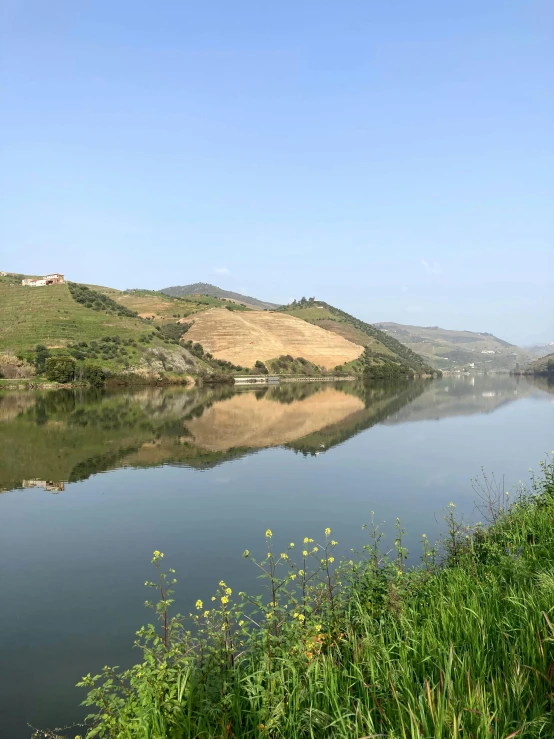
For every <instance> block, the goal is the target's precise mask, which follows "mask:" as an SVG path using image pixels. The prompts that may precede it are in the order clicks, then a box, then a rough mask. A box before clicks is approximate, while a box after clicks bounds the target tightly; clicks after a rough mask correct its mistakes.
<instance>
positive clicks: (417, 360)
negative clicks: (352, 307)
mask: <svg viewBox="0 0 554 739" xmlns="http://www.w3.org/2000/svg"><path fill="white" fill-rule="evenodd" d="M281 310H283V311H286V312H288V313H291V314H292V315H295V316H297V317H299V318H303V319H304V320H308V321H312V322H314V323H316V325H317V321H318V320H322V319H325V318H328V317H332V318H333V319H334V320H336V321H338V322H339V323H348V324H350V325H351V326H353V327H354V328H355V329H357V330H358V331H360V332H361V333H362V334H365V335H366V336H368V337H370V338H372V339H374V340H375V341H377V342H379V344H380V345H382V347H385V348H386V349H388V350H389V351H390V352H391V353H392V356H387V355H385V354H379V353H378V352H372V353H371V354H366V357H367V363H368V365H371V364H374V358H379V357H385V358H386V359H388V360H389V361H390V360H391V359H392V360H396V361H398V362H400V363H401V364H403V365H406V366H407V367H408V368H409V369H412V370H414V371H415V372H417V373H418V374H432V373H433V372H434V370H433V368H432V367H431V366H430V365H429V364H428V363H427V362H426V361H425V360H424V359H423V357H420V355H419V354H416V352H414V351H412V350H411V349H409V348H408V347H407V346H405V345H404V344H402V343H401V342H399V341H398V340H397V339H395V338H394V337H392V336H391V335H390V334H388V333H386V332H384V331H380V330H379V329H378V328H375V326H373V325H372V324H370V323H366V322H365V321H361V320H360V319H359V318H355V317H354V316H351V315H350V314H348V313H346V312H345V311H342V310H340V309H339V308H335V307H334V306H332V305H329V304H328V303H325V302H324V301H322V300H315V298H309V299H306V298H301V299H300V300H298V301H297V300H294V301H293V302H292V303H291V304H290V305H288V306H284V307H283V308H281Z"/></svg>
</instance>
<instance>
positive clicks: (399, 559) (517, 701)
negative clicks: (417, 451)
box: [81, 462, 554, 739]
mask: <svg viewBox="0 0 554 739" xmlns="http://www.w3.org/2000/svg"><path fill="white" fill-rule="evenodd" d="M532 487H533V489H532V490H531V491H529V492H528V493H527V494H526V495H522V496H521V497H520V498H519V499H518V500H517V502H515V503H514V504H512V505H511V506H505V507H499V506H496V507H494V508H493V507H492V506H489V509H490V510H491V511H492V513H493V518H494V521H493V522H492V524H491V525H490V526H489V527H488V528H485V527H482V526H477V527H474V528H472V529H469V528H468V527H465V526H463V525H461V524H460V522H458V521H457V520H456V516H455V512H454V510H453V508H452V507H451V508H450V511H449V513H448V516H447V519H448V523H449V531H448V535H447V536H446V537H445V540H444V542H443V547H444V556H441V557H440V558H439V557H438V556H437V550H436V548H434V547H430V546H429V544H428V543H427V541H426V539H424V541H423V557H422V559H423V563H422V566H421V567H419V568H416V569H411V570H407V569H406V568H405V559H406V550H405V549H404V548H403V546H402V533H403V532H402V530H401V529H400V527H399V526H398V528H397V537H396V542H395V547H394V550H393V551H392V553H391V554H390V555H389V556H384V555H383V554H382V553H381V551H380V533H379V529H378V527H377V526H375V525H373V524H372V525H371V526H370V527H369V534H370V539H369V543H368V545H367V546H366V547H365V551H364V552H363V556H360V557H359V558H357V559H356V560H349V561H343V562H340V563H338V564H337V563H335V562H334V558H333V551H334V549H335V546H336V542H334V541H333V539H332V538H331V532H330V530H326V532H325V533H324V535H323V537H322V541H321V543H317V542H314V541H312V540H311V539H309V538H307V539H305V540H304V542H303V543H301V544H300V545H299V546H297V547H294V546H293V544H292V543H291V545H290V547H289V549H288V550H287V551H286V552H283V553H281V554H279V553H277V552H274V551H273V549H272V546H271V542H272V533H271V531H268V532H267V533H266V542H267V546H268V548H267V556H266V557H265V558H264V559H263V560H262V561H260V562H258V561H256V560H253V561H254V565H255V566H256V567H258V568H259V569H260V573H261V574H262V575H263V576H264V577H265V578H266V583H267V591H266V594H265V596H264V597H255V598H251V597H249V596H247V595H246V594H239V596H238V598H237V599H236V600H235V599H234V595H233V593H232V592H231V589H230V588H228V586H227V585H226V584H225V583H224V582H221V583H220V585H219V589H218V591H217V593H216V595H215V596H214V599H213V600H212V602H211V603H210V604H209V606H210V607H206V606H205V605H204V604H203V603H201V602H200V601H198V603H197V604H196V605H197V613H196V615H194V616H193V617H192V620H193V621H194V625H193V626H191V625H190V624H189V626H187V624H186V621H184V620H182V619H181V618H179V617H175V618H170V616H169V611H170V607H171V589H172V586H173V582H174V578H173V571H172V570H167V571H164V570H163V569H162V566H161V565H162V561H163V554H162V553H161V552H155V553H154V557H153V560H152V561H153V564H154V567H155V569H156V573H157V575H156V579H155V581H152V582H148V583H147V585H148V586H150V587H152V588H153V589H155V590H157V592H158V602H157V603H156V604H154V603H151V604H150V605H151V607H152V608H153V609H154V611H155V613H156V614H157V616H158V619H159V626H158V628H156V627H154V626H153V625H150V626H147V627H145V628H143V629H141V630H140V631H139V632H138V640H137V644H138V645H140V647H141V649H142V660H141V662H140V663H139V664H137V665H135V666H134V667H133V668H132V669H130V670H128V671H127V672H124V673H123V674H121V675H118V674H117V673H116V672H115V671H114V670H112V669H109V668H106V669H105V670H104V673H103V674H102V675H97V676H91V675H88V676H87V677H85V678H84V679H83V681H82V683H81V685H82V686H83V687H85V688H87V689H88V691H89V692H88V697H87V700H86V705H89V706H92V707H93V709H94V713H93V714H92V716H91V717H90V727H91V728H90V731H89V732H88V734H87V736H88V737H93V736H101V737H121V738H125V739H131V738H132V739H139V738H140V739H143V738H144V739H146V738H147V737H148V738H149V739H162V738H163V739H166V738H167V739H170V738H171V739H177V738H179V739H185V738H186V739H192V738H195V737H198V738H199V739H200V737H201V738H202V739H208V738H209V737H214V738H215V737H217V738H220V737H221V738H225V739H228V738H230V737H236V739H247V738H250V737H252V738H254V737H256V738H261V737H272V738H274V739H296V738H297V737H298V738H299V739H300V738H302V739H304V738H306V739H331V738H332V739H356V738H360V737H364V738H368V737H388V738H389V739H392V738H395V739H396V738H398V739H400V738H401V739H412V738H414V737H417V738H422V739H423V737H425V738H426V739H430V738H433V739H439V737H440V738H442V737H445V738H446V737H448V738H457V737H460V738H462V737H463V738H466V737H467V738H468V739H470V738H474V739H481V737H483V738H484V737H487V739H489V738H491V737H494V738H495V739H509V738H510V737H521V738H522V739H523V737H525V739H531V738H534V737H553V736H554V723H553V719H552V711H553V707H554V706H553V701H554V626H553V621H554V463H553V462H549V463H547V464H544V465H543V474H542V476H541V478H540V479H535V480H534V481H533V484H532ZM489 502H490V501H489ZM294 553H297V554H298V557H297V562H298V563H295V561H294V559H295V558H294V557H293V554H294ZM245 557H246V558H247V559H249V560H250V559H252V557H251V555H250V554H249V552H245Z"/></svg>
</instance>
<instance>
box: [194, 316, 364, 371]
mask: <svg viewBox="0 0 554 739" xmlns="http://www.w3.org/2000/svg"><path fill="white" fill-rule="evenodd" d="M187 339H191V340H192V341H196V342H198V343H200V344H202V346H203V347H204V350H205V351H208V352H210V353H211V354H213V356H214V357H216V358H217V359H226V360H228V361H230V362H232V363H233V364H236V365H242V366H245V367H253V366H254V364H255V362H256V360H261V361H264V362H265V361H268V360H270V359H275V358H276V357H279V356H281V355H291V356H292V357H304V359H307V360H309V361H310V362H313V363H314V364H317V365H319V366H321V367H323V368H324V369H327V370H330V369H333V368H334V367H336V366H337V365H342V364H344V363H347V362H353V361H355V360H356V359H358V357H360V355H361V354H362V352H363V347H362V346H361V345H358V344H354V343H353V342H351V341H348V340H347V339H345V338H344V337H342V336H339V335H338V334H333V333H331V332H329V331H325V330H324V329H322V328H320V327H319V326H314V325H312V324H310V323H308V322H306V321H303V320H301V319H300V318H296V317H295V316H289V315H286V314H284V313H281V312H262V311H256V312H254V311H252V312H243V313H238V312H234V311H227V310H222V309H212V310H208V311H205V312H203V313H199V314H197V315H196V316H195V317H194V323H193V325H192V327H191V328H190V329H189V331H188V333H187Z"/></svg>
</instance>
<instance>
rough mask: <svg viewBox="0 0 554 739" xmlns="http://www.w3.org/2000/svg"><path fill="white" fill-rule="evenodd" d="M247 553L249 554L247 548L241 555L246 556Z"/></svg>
mask: <svg viewBox="0 0 554 739" xmlns="http://www.w3.org/2000/svg"><path fill="white" fill-rule="evenodd" d="M249 554H250V552H249V551H248V549H245V550H244V552H243V554H242V556H243V557H248V556H249Z"/></svg>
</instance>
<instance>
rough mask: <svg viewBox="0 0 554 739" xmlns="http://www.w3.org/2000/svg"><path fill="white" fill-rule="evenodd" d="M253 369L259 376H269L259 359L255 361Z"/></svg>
mask: <svg viewBox="0 0 554 739" xmlns="http://www.w3.org/2000/svg"><path fill="white" fill-rule="evenodd" d="M254 369H256V370H257V371H258V372H260V374H262V375H267V374H269V370H268V369H267V367H266V366H265V364H264V363H263V362H262V361H261V360H260V359H257V360H256V363H255V364H254Z"/></svg>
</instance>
